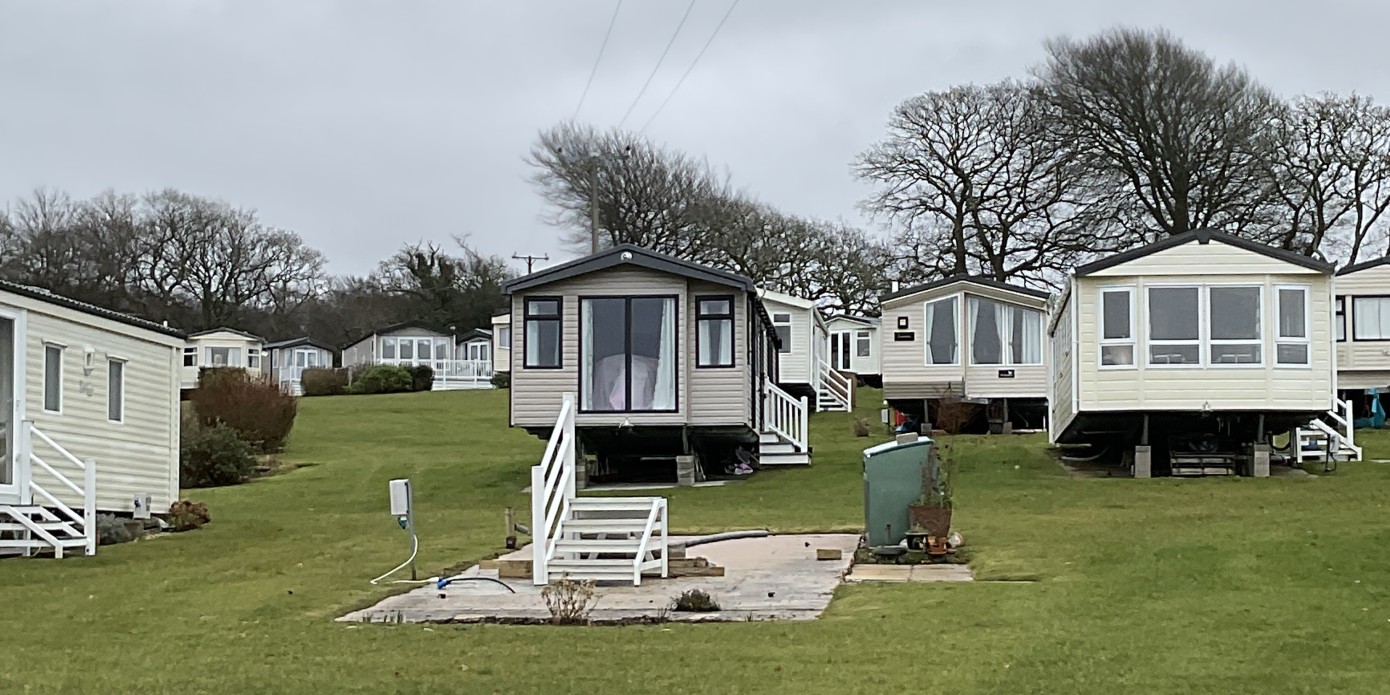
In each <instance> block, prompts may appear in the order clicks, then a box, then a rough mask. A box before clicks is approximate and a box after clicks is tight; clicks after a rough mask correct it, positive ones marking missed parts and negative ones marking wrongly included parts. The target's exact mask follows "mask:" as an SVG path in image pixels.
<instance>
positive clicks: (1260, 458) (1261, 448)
mask: <svg viewBox="0 0 1390 695" xmlns="http://www.w3.org/2000/svg"><path fill="white" fill-rule="evenodd" d="M1250 475H1251V476H1252V477H1255V478H1268V477H1269V445H1268V444H1256V445H1255V455H1254V456H1253V457H1252V459H1251V462H1250Z"/></svg>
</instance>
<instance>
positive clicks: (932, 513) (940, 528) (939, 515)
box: [907, 504, 951, 537]
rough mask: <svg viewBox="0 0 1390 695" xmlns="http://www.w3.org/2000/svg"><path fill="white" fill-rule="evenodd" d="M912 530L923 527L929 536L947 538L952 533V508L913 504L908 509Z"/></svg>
mask: <svg viewBox="0 0 1390 695" xmlns="http://www.w3.org/2000/svg"><path fill="white" fill-rule="evenodd" d="M907 514H908V519H909V520H910V521H911V522H912V528H918V527H921V528H922V529H923V530H924V531H925V532H926V534H927V535H929V536H943V537H944V536H945V535H946V534H948V533H950V532H951V508H950V507H929V506H926V505H921V504H912V505H908V507H907Z"/></svg>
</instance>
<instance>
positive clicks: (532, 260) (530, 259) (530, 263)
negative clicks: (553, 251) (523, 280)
mask: <svg viewBox="0 0 1390 695" xmlns="http://www.w3.org/2000/svg"><path fill="white" fill-rule="evenodd" d="M512 258H513V259H515V260H518V261H526V274H527V275H530V274H531V269H532V267H534V266H535V264H536V261H548V260H550V254H548V253H543V254H541V255H539V256H532V255H530V254H527V255H525V256H523V255H521V254H519V253H514V254H512Z"/></svg>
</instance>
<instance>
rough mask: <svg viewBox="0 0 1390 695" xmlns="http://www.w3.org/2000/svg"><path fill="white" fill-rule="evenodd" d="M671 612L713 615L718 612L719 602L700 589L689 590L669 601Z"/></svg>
mask: <svg viewBox="0 0 1390 695" xmlns="http://www.w3.org/2000/svg"><path fill="white" fill-rule="evenodd" d="M671 610H676V611H681V612H690V613H713V612H714V611H717V610H719V602H718V601H716V600H714V597H713V596H710V595H709V594H708V593H705V592H704V591H701V590H700V589H690V590H689V591H685V592H682V593H681V595H680V596H677V597H675V598H673V599H671Z"/></svg>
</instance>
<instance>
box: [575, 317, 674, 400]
mask: <svg viewBox="0 0 1390 695" xmlns="http://www.w3.org/2000/svg"><path fill="white" fill-rule="evenodd" d="M579 307H580V311H579V323H580V333H581V336H580V358H579V370H580V373H579V392H580V407H581V409H583V410H587V411H599V412H671V411H675V410H676V339H677V336H676V299H675V298H674V297H605V298H592V299H581V300H580V302H579Z"/></svg>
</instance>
